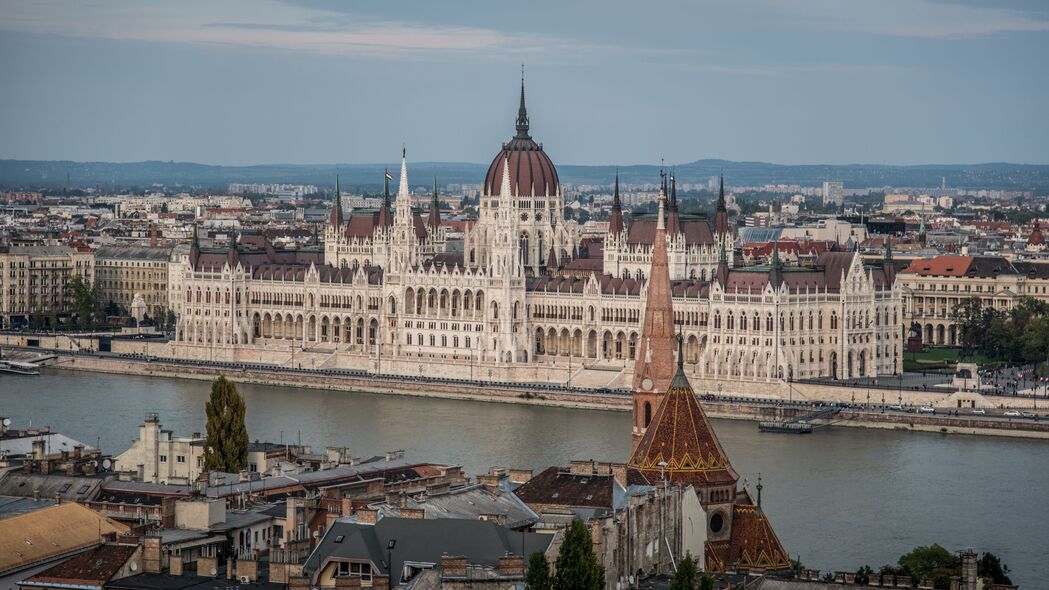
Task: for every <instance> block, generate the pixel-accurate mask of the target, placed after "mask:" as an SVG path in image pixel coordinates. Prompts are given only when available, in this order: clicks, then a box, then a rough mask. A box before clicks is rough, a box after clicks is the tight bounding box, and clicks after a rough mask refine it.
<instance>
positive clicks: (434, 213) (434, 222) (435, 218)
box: [429, 176, 441, 230]
mask: <svg viewBox="0 0 1049 590" xmlns="http://www.w3.org/2000/svg"><path fill="white" fill-rule="evenodd" d="M429 222H430V227H431V228H433V229H434V230H436V229H437V227H438V226H439V225H441V206H440V203H439V201H438V197H437V177H436V176H434V177H433V195H432V196H431V197H430V219H429Z"/></svg>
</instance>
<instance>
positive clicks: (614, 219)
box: [608, 168, 623, 234]
mask: <svg viewBox="0 0 1049 590" xmlns="http://www.w3.org/2000/svg"><path fill="white" fill-rule="evenodd" d="M621 231H623V204H622V203H621V202H620V201H619V169H618V168H617V169H616V184H615V188H614V189H613V190H612V216H611V217H610V218H609V220H608V233H610V234H618V233H620V232H621Z"/></svg>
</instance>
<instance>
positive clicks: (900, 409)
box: [888, 404, 903, 412]
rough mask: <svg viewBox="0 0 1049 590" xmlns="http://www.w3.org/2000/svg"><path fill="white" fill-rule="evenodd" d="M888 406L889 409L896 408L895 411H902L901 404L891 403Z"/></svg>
mask: <svg viewBox="0 0 1049 590" xmlns="http://www.w3.org/2000/svg"><path fill="white" fill-rule="evenodd" d="M888 408H889V409H890V410H896V411H897V412H902V411H903V406H901V405H900V404H893V405H891V406H888Z"/></svg>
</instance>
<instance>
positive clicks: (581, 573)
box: [554, 518, 605, 590]
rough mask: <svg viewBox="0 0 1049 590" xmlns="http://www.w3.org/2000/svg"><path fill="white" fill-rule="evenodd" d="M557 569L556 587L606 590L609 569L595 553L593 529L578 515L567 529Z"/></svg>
mask: <svg viewBox="0 0 1049 590" xmlns="http://www.w3.org/2000/svg"><path fill="white" fill-rule="evenodd" d="M556 569H557V573H556V574H555V576H554V589H555V590H602V589H603V588H604V586H605V568H604V567H602V566H601V564H600V563H599V562H598V560H597V556H596V555H594V544H593V541H592V540H591V539H590V531H589V530H587V528H586V525H584V524H583V521H582V520H579V519H578V518H577V519H575V520H573V521H572V524H570V525H568V529H567V530H565V540H564V542H563V543H562V544H561V552H560V553H558V555H557V568H556Z"/></svg>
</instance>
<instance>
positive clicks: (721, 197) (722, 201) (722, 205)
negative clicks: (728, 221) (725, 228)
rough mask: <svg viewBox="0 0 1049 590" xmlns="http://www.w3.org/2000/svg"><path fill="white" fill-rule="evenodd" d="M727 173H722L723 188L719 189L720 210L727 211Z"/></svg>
mask: <svg viewBox="0 0 1049 590" xmlns="http://www.w3.org/2000/svg"><path fill="white" fill-rule="evenodd" d="M725 210H726V209H725V175H724V174H722V175H721V188H720V189H718V212H721V211H725Z"/></svg>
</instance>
